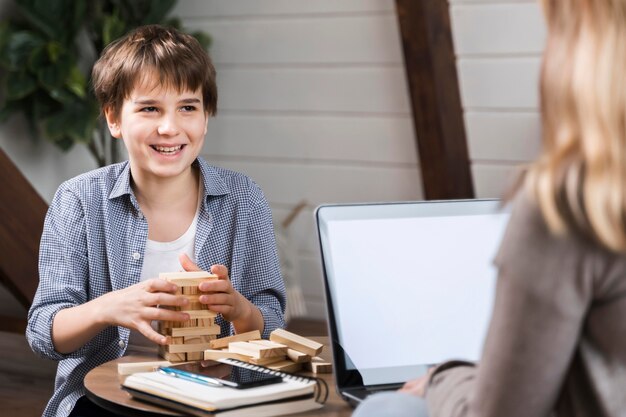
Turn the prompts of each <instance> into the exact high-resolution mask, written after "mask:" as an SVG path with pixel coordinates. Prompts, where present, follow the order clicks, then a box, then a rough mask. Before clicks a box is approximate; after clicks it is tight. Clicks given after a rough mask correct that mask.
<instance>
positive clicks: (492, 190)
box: [472, 163, 522, 198]
mask: <svg viewBox="0 0 626 417" xmlns="http://www.w3.org/2000/svg"><path fill="white" fill-rule="evenodd" d="M521 166H522V164H517V165H515V164H511V165H509V164H480V163H476V164H473V165H472V175H474V183H475V186H476V189H475V191H476V198H502V197H503V196H504V194H505V193H506V192H507V191H508V190H509V189H510V187H511V186H512V184H513V182H514V180H515V179H516V178H517V175H519V170H520V168H521Z"/></svg>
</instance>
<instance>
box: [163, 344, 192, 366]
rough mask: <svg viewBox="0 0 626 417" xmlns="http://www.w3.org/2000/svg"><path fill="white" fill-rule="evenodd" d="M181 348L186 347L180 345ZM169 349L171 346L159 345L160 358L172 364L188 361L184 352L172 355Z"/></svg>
mask: <svg viewBox="0 0 626 417" xmlns="http://www.w3.org/2000/svg"><path fill="white" fill-rule="evenodd" d="M173 346H175V345H173ZM179 346H184V345H179ZM168 348H169V346H163V345H159V356H160V357H162V358H163V359H165V360H167V361H170V362H186V361H187V354H186V353H184V352H183V353H171V352H168V351H167V349H168Z"/></svg>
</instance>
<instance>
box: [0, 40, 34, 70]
mask: <svg viewBox="0 0 626 417" xmlns="http://www.w3.org/2000/svg"><path fill="white" fill-rule="evenodd" d="M43 44H44V41H43V39H41V38H40V37H39V36H37V35H36V34H34V33H32V32H27V31H19V32H14V33H13V34H11V36H10V37H9V39H8V40H7V42H6V45H5V47H4V50H3V54H2V57H0V59H2V60H3V64H4V65H5V66H6V67H7V68H9V69H11V70H17V71H19V70H22V69H23V68H24V67H25V66H26V65H28V60H29V58H30V56H31V54H32V53H33V52H34V51H35V50H36V49H37V48H39V47H41V46H42V45H43Z"/></svg>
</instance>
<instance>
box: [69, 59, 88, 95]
mask: <svg viewBox="0 0 626 417" xmlns="http://www.w3.org/2000/svg"><path fill="white" fill-rule="evenodd" d="M65 85H66V86H67V88H68V89H69V90H70V91H71V92H73V93H74V94H76V95H77V96H78V97H80V98H85V95H86V94H87V79H86V78H85V76H84V75H83V73H82V72H80V69H78V66H76V65H74V66H73V67H72V69H71V70H70V75H69V78H68V79H67V81H66V83H65Z"/></svg>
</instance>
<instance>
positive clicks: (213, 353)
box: [204, 349, 250, 362]
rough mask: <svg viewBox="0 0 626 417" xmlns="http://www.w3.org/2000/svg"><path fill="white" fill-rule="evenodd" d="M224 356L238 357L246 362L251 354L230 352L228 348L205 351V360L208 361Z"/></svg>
mask: <svg viewBox="0 0 626 417" xmlns="http://www.w3.org/2000/svg"><path fill="white" fill-rule="evenodd" d="M224 358H230V359H237V360H240V361H244V362H248V361H249V360H250V356H247V355H242V354H239V353H234V352H229V351H227V350H215V349H206V350H205V351H204V360H207V361H208V360H217V359H224Z"/></svg>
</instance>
